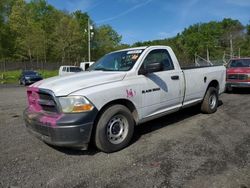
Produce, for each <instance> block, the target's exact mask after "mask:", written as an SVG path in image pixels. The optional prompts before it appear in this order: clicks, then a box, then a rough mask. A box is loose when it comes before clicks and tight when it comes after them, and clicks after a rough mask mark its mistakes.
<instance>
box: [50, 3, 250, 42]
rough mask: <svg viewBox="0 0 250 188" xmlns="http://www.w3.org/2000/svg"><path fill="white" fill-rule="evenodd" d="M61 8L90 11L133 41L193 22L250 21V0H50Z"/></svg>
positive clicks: (164, 34) (158, 36)
mask: <svg viewBox="0 0 250 188" xmlns="http://www.w3.org/2000/svg"><path fill="white" fill-rule="evenodd" d="M48 3H49V4H51V5H53V6H55V7H56V8H58V9H60V10H67V11H69V12H73V11H76V10H81V11H82V12H87V13H88V14H89V15H90V17H91V19H92V20H93V21H94V23H95V24H96V25H97V26H99V25H103V24H109V25H111V26H112V27H113V29H114V30H116V31H117V32H118V33H119V34H120V35H122V43H126V44H133V43H135V42H138V41H148V40H156V39H164V38H170V37H174V36H175V35H176V34H177V33H180V32H182V31H183V30H184V28H187V27H188V26H190V25H193V24H195V23H205V22H209V21H221V20H223V18H232V19H238V20H239V21H240V22H241V23H242V24H244V25H246V24H250V0H48Z"/></svg>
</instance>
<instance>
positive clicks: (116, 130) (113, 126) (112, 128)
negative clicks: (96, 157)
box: [107, 115, 128, 144]
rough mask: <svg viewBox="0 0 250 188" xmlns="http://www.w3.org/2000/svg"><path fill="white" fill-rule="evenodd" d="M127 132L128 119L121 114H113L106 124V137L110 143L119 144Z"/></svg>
mask: <svg viewBox="0 0 250 188" xmlns="http://www.w3.org/2000/svg"><path fill="white" fill-rule="evenodd" d="M127 134H128V121H127V119H126V118H125V117H124V116H123V115H116V116H113V117H112V118H111V119H110V120H109V122H108V125H107V137H108V140H109V142H111V143H112V144H120V143H121V142H122V141H123V140H124V139H125V138H126V137H127Z"/></svg>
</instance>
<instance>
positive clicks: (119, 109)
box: [95, 105, 134, 153]
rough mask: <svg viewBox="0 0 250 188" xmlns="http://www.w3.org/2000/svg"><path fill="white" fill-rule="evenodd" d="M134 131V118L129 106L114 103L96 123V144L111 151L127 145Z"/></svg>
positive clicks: (99, 147) (101, 148)
mask: <svg viewBox="0 0 250 188" xmlns="http://www.w3.org/2000/svg"><path fill="white" fill-rule="evenodd" d="M133 133H134V119H133V117H132V114H131V112H130V111H129V109H128V108H126V107H125V106H123V105H114V106H110V107H109V108H107V109H106V110H105V111H104V112H103V113H102V115H101V116H100V119H99V121H98V123H97V125H96V132H95V144H96V146H97V148H98V149H100V150H101V151H104V152H107V153H110V152H115V151H118V150H121V149H123V148H124V147H126V146H127V145H128V144H129V142H130V140H131V138H132V136H133Z"/></svg>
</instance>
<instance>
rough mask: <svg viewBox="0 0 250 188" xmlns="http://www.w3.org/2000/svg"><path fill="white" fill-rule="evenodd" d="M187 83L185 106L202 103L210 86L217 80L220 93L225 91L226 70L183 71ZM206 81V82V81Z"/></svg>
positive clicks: (211, 68) (200, 69)
mask: <svg viewBox="0 0 250 188" xmlns="http://www.w3.org/2000/svg"><path fill="white" fill-rule="evenodd" d="M183 72H184V76H185V83H186V92H185V98H184V105H185V104H188V103H192V102H195V101H201V100H202V99H203V97H204V95H205V93H206V90H207V87H208V85H209V84H210V83H211V82H212V81H213V80H216V81H218V83H219V93H222V92H224V90H225V80H226V68H225V67H224V66H213V67H201V68H194V69H187V70H183ZM205 80H206V81H205Z"/></svg>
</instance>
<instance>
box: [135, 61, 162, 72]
mask: <svg viewBox="0 0 250 188" xmlns="http://www.w3.org/2000/svg"><path fill="white" fill-rule="evenodd" d="M162 70H163V66H162V64H161V63H149V64H148V65H147V66H146V68H143V67H141V69H140V70H139V74H142V75H146V74H149V73H152V72H159V71H162Z"/></svg>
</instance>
